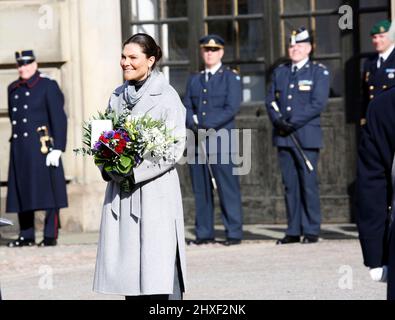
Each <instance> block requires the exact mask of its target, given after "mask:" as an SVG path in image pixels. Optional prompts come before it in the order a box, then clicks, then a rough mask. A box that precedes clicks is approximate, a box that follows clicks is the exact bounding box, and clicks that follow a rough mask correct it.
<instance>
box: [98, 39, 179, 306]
mask: <svg viewBox="0 0 395 320" xmlns="http://www.w3.org/2000/svg"><path fill="white" fill-rule="evenodd" d="M161 56H162V53H161V49H160V47H159V46H158V45H157V44H156V43H155V41H154V39H153V38H151V37H150V36H149V35H147V34H135V35H134V36H132V37H131V38H129V39H128V40H127V41H126V42H125V43H124V45H123V52H122V58H121V67H122V69H123V72H124V78H125V80H126V82H125V83H124V84H123V85H122V86H121V87H119V88H117V89H116V90H115V91H114V92H113V94H112V95H111V98H110V103H109V108H111V109H112V110H115V111H116V112H117V113H120V112H124V111H125V110H130V114H131V115H132V116H139V115H143V114H149V115H150V116H151V117H152V118H154V119H163V120H165V121H166V126H167V128H169V129H172V134H173V135H174V136H175V137H176V138H177V139H178V143H177V144H176V145H175V148H174V158H175V159H176V161H172V162H170V161H167V162H165V161H164V160H163V161H161V162H160V163H159V165H158V164H155V165H154V164H153V163H151V162H150V161H149V160H147V159H145V160H144V161H143V162H142V163H141V164H140V165H139V166H138V167H137V168H134V169H133V172H132V174H133V177H134V182H135V185H134V187H133V190H132V192H131V193H126V194H125V193H123V192H122V193H121V191H120V184H119V182H120V181H121V180H122V177H118V176H114V175H112V174H111V175H108V174H107V173H105V172H104V171H102V173H103V178H104V179H105V180H106V181H108V185H107V189H106V194H105V199H104V205H103V212H102V222H101V227H100V239H99V247H98V252H97V261H96V271H95V278H94V291H96V292H100V293H105V294H119V295H124V296H126V299H138V300H140V299H149V300H151V299H165V300H166V299H169V300H176V299H182V293H183V292H184V289H185V275H186V265H185V245H184V243H185V242H184V218H183V208H182V197H181V191H180V183H179V179H178V175H177V171H176V170H175V167H174V166H175V162H177V161H178V160H179V159H180V158H181V156H182V154H183V150H184V147H185V135H186V134H185V108H184V106H183V104H182V102H181V100H180V98H179V96H178V94H177V92H176V91H175V90H174V89H173V87H171V86H170V84H169V83H168V81H167V80H166V79H165V77H164V76H163V74H162V73H160V72H159V71H157V70H156V69H155V65H156V63H157V62H158V61H159V60H160V58H161Z"/></svg>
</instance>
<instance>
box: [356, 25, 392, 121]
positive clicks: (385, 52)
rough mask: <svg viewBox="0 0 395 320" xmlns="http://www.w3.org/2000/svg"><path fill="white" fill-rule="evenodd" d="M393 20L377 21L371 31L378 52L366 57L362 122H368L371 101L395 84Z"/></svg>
mask: <svg viewBox="0 0 395 320" xmlns="http://www.w3.org/2000/svg"><path fill="white" fill-rule="evenodd" d="M390 27H391V22H390V21H388V20H383V21H380V22H378V23H376V24H375V25H374V26H373V28H372V29H371V31H370V35H371V37H372V43H373V46H374V48H375V50H376V52H377V53H376V54H375V55H374V56H372V57H370V58H368V59H366V61H365V64H364V67H363V76H362V110H361V120H360V124H361V126H363V125H364V124H365V123H366V119H365V116H366V111H367V108H368V104H369V102H370V101H371V100H372V99H373V98H374V97H376V96H377V95H379V94H380V93H381V92H383V91H385V90H387V89H388V88H391V87H392V86H394V85H395V50H394V48H395V44H394V39H393V38H392V37H391V36H390V33H389V30H390Z"/></svg>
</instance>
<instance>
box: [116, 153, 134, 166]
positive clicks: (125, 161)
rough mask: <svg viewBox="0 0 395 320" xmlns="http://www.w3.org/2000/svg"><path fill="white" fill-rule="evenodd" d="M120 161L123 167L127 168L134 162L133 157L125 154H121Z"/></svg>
mask: <svg viewBox="0 0 395 320" xmlns="http://www.w3.org/2000/svg"><path fill="white" fill-rule="evenodd" d="M119 162H120V165H121V167H123V168H127V167H129V166H130V164H131V163H132V159H131V158H129V157H125V156H124V155H121V158H120V159H119Z"/></svg>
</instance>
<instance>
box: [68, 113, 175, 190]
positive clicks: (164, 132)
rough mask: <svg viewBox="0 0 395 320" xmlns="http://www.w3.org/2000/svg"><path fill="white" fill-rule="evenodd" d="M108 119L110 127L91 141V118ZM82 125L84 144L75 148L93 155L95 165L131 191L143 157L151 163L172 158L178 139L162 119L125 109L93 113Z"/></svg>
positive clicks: (173, 157) (173, 159) (77, 151)
mask: <svg viewBox="0 0 395 320" xmlns="http://www.w3.org/2000/svg"><path fill="white" fill-rule="evenodd" d="M91 120H111V122H112V127H113V129H112V130H108V131H104V132H102V133H101V135H100V137H99V139H98V140H97V141H94V143H93V144H92V141H91V139H92V121H91ZM91 120H90V121H88V122H85V123H84V125H83V131H84V132H83V144H84V145H85V146H86V147H83V148H80V149H75V150H74V151H75V152H76V153H77V154H78V153H82V155H90V156H93V159H94V162H95V164H96V165H97V166H100V167H102V170H104V171H105V172H106V173H107V174H108V175H109V176H110V177H111V176H117V177H118V178H120V179H119V182H120V186H121V190H122V191H124V192H131V190H132V187H133V184H134V181H133V168H136V167H137V166H139V165H140V164H141V163H142V162H143V161H144V159H149V161H150V162H151V163H153V164H154V165H160V164H159V162H160V161H161V160H164V161H174V162H175V160H176V159H175V155H174V153H173V148H172V147H173V146H174V145H175V144H176V143H177V139H176V138H175V137H174V136H172V135H171V130H170V129H169V128H167V127H166V123H165V121H164V120H156V119H153V118H152V117H151V116H150V115H147V114H145V115H143V116H141V117H132V116H131V115H130V114H129V112H128V111H125V112H124V113H122V114H120V115H117V114H116V113H115V112H114V111H109V110H107V111H106V112H105V113H100V112H99V114H98V116H96V117H93V119H91Z"/></svg>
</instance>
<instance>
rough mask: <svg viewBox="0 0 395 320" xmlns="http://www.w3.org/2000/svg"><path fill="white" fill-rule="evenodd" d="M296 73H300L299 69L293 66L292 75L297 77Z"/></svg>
mask: <svg viewBox="0 0 395 320" xmlns="http://www.w3.org/2000/svg"><path fill="white" fill-rule="evenodd" d="M296 71H298V67H297V66H293V67H292V74H293V75H295V74H296Z"/></svg>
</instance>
